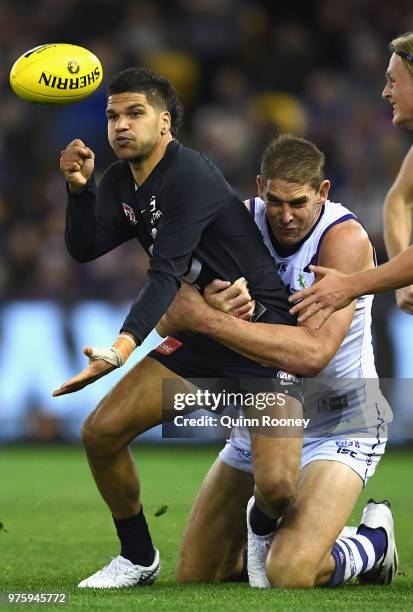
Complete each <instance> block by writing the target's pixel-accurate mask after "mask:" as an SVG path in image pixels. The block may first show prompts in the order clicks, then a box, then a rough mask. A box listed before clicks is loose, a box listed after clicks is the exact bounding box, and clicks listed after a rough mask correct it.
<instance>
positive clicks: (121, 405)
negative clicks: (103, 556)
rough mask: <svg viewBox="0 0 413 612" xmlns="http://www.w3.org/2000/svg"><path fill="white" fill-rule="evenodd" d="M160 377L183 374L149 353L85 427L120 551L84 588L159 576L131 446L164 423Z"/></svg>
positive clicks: (95, 473) (123, 584) (86, 443)
mask: <svg viewBox="0 0 413 612" xmlns="http://www.w3.org/2000/svg"><path fill="white" fill-rule="evenodd" d="M162 378H179V377H177V376H176V375H175V374H174V373H173V372H171V371H170V370H168V369H167V368H165V367H164V366H163V365H161V364H160V363H158V362H157V361H155V360H153V359H151V358H149V357H147V358H145V359H144V360H143V361H142V362H140V363H139V364H137V365H136V366H135V367H134V368H133V369H132V370H130V372H128V373H127V374H126V376H124V378H123V379H122V380H121V381H120V382H119V383H118V384H117V385H116V386H115V387H114V388H113V390H112V391H111V392H110V393H109V394H108V395H107V396H106V397H105V398H104V399H103V400H102V402H101V403H100V404H99V406H98V407H97V408H96V410H95V411H94V412H92V414H91V415H90V416H89V417H88V418H87V419H86V421H85V424H84V426H83V430H82V440H83V444H84V446H85V449H86V453H87V458H88V461H89V464H90V467H91V470H92V472H93V476H94V479H95V482H96V484H97V487H98V489H99V491H100V493H101V495H102V497H103V499H104V500H105V502H106V503H107V505H108V506H109V508H110V510H111V513H112V515H113V519H114V523H115V527H116V531H117V534H118V537H119V540H120V543H121V551H120V555H118V556H117V557H115V558H114V559H113V560H112V561H111V562H110V563H109V564H108V565H106V566H105V567H103V569H101V570H99V571H98V572H96V573H94V574H92V575H91V576H89V578H86V579H85V580H82V582H80V583H79V585H78V586H79V587H80V588H121V587H132V586H136V585H146V584H151V583H152V582H154V580H155V579H156V578H157V577H158V576H159V573H160V559H159V552H158V551H157V550H156V548H154V546H153V543H152V539H151V536H150V533H149V529H148V525H147V523H146V519H145V516H144V513H143V508H142V506H141V504H140V490H139V479H138V475H137V472H136V469H135V464H134V461H133V458H132V455H131V453H130V451H129V449H128V447H127V445H128V444H129V442H131V440H133V438H134V437H135V436H136V435H138V434H140V433H142V432H144V431H146V430H148V429H149V428H151V427H153V426H154V425H157V424H159V423H161V422H162V420H163V415H162Z"/></svg>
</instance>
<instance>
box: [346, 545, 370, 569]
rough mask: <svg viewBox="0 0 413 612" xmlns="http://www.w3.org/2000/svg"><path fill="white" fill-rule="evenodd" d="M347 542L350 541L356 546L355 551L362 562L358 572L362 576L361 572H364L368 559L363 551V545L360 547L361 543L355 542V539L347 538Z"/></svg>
mask: <svg viewBox="0 0 413 612" xmlns="http://www.w3.org/2000/svg"><path fill="white" fill-rule="evenodd" d="M349 540H351V541H352V542H353V544H355V545H356V546H357V550H358V551H359V555H360V557H361V560H362V562H363V566H362V568H361V572H360V574H362V573H363V572H365V571H366V567H367V564H368V562H369V558H368V556H367V553H366V551H365V550H364V548H363V545H362V543H361V542H359V541H358V540H356V538H349Z"/></svg>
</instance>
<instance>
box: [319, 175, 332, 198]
mask: <svg viewBox="0 0 413 612" xmlns="http://www.w3.org/2000/svg"><path fill="white" fill-rule="evenodd" d="M330 185H331V183H330V181H328V180H327V179H325V180H324V181H323V182H322V183H321V185H320V189H319V190H318V195H319V198H320V204H324V202H325V201H326V200H327V198H328V192H329V191H330Z"/></svg>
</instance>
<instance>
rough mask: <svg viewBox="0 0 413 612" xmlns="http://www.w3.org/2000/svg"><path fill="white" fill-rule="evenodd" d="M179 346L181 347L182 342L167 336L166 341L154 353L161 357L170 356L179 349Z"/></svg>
mask: <svg viewBox="0 0 413 612" xmlns="http://www.w3.org/2000/svg"><path fill="white" fill-rule="evenodd" d="M180 346H182V342H179V340H176V339H175V338H172V337H171V336H168V337H167V338H166V340H164V341H163V342H161V344H159V345H158V346H157V347H156V349H155V351H157V352H158V353H161V355H171V354H172V353H174V352H175V351H176V349H179V347H180Z"/></svg>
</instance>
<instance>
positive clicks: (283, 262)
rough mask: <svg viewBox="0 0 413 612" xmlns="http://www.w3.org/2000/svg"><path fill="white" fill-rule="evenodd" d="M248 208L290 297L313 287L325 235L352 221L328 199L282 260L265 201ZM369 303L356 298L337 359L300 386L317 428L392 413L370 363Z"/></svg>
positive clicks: (363, 422)
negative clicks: (311, 269) (305, 232)
mask: <svg viewBox="0 0 413 612" xmlns="http://www.w3.org/2000/svg"><path fill="white" fill-rule="evenodd" d="M249 208H250V212H251V214H252V216H253V217H254V220H255V222H256V224H257V226H258V227H259V229H260V231H261V234H262V236H263V239H264V242H265V244H266V246H267V248H268V249H269V251H270V253H271V255H272V257H273V259H274V262H275V269H276V271H277V273H278V275H279V276H280V278H281V279H282V281H283V282H284V283H285V284H286V285H287V286H288V287H289V291H290V293H291V294H292V293H295V292H297V291H299V290H300V289H303V288H304V287H308V286H309V285H312V284H313V283H314V280H315V275H314V273H313V272H311V271H310V270H309V268H308V266H309V265H310V264H317V263H318V256H319V252H320V248H321V244H322V241H323V238H324V236H325V235H326V233H327V232H328V231H329V230H330V229H331V228H332V227H334V226H335V225H337V224H339V223H343V222H344V221H347V220H348V219H354V220H357V218H356V216H355V215H354V214H353V213H352V212H351V211H350V210H348V209H347V208H345V207H344V206H342V205H341V204H338V203H335V202H330V201H328V200H327V202H326V203H325V205H324V206H323V208H322V211H321V214H320V217H319V219H318V221H317V223H316V224H315V225H314V226H313V228H312V230H311V231H310V233H309V234H308V235H307V237H306V239H305V240H303V241H302V242H301V243H299V244H298V245H297V249H296V251H295V252H294V253H293V254H291V255H289V256H288V257H282V256H281V255H280V254H279V253H278V252H277V250H276V249H277V245H276V241H275V240H274V239H273V238H272V233H271V230H270V228H269V224H268V222H267V217H266V210H265V202H264V201H263V200H261V199H260V198H251V199H250V200H249ZM372 301H373V296H370V295H364V296H362V297H360V298H358V299H357V302H356V310H355V313H354V316H353V320H352V322H351V326H350V329H349V331H348V333H347V335H346V337H345V338H344V340H343V342H342V344H341V346H340V348H339V350H338V351H337V353H336V355H335V356H334V357H333V359H332V360H331V361H330V362H329V363H328V365H327V366H326V367H325V368H324V369H323V370H322V371H321V372H320V373H319V374H318V375H317V376H316V377H314V379H311V380H309V381H308V382H307V381H306V383H305V411H306V412H307V413H308V415H310V414H311V417H312V419H311V422H312V423H313V425H315V426H317V428H318V426H319V425H322V426H326V427H327V428H329V427H330V426H334V431H337V427H338V428H339V429H340V430H341V429H342V428H344V430H346V431H347V430H348V429H349V426H350V422H351V426H350V428H351V429H352V428H353V426H354V429H359V428H360V427H362V428H364V427H370V426H373V425H374V424H375V423H377V422H378V421H380V422H389V421H391V410H390V407H389V406H388V404H387V401H386V400H385V399H384V397H383V396H382V394H381V392H380V389H379V386H378V380H377V372H376V368H375V365H374V354H373V346H372V336H371V306H372ZM354 379H356V380H354ZM330 381H331V384H330Z"/></svg>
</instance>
